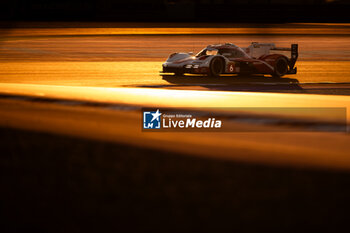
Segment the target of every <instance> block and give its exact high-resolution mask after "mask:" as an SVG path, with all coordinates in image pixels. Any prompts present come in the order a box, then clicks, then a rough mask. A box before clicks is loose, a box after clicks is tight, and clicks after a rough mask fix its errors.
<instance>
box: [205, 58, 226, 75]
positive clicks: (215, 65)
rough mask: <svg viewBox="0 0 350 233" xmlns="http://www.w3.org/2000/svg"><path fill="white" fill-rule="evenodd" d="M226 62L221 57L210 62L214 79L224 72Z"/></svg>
mask: <svg viewBox="0 0 350 233" xmlns="http://www.w3.org/2000/svg"><path fill="white" fill-rule="evenodd" d="M224 63H225V62H224V60H223V59H222V58H220V57H214V58H213V59H212V60H211V61H210V66H209V68H210V73H209V74H210V75H211V76H213V77H219V76H220V74H222V73H223V72H224V65H225V64H224Z"/></svg>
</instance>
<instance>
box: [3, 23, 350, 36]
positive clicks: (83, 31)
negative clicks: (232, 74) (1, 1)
mask: <svg viewBox="0 0 350 233" xmlns="http://www.w3.org/2000/svg"><path fill="white" fill-rule="evenodd" d="M346 26H347V27H345V28H300V26H299V27H293V25H291V26H290V27H287V28H282V27H269V28H245V27H242V28H56V29H46V28H39V29H36V30H35V31H34V33H33V30H32V29H25V28H19V29H12V30H10V31H7V30H4V29H3V30H0V33H5V32H6V33H7V36H18V35H21V36H48V35H52V34H54V35H162V34H163V35H164V34H165V35H176V34H180V35H183V34H187V35H193V34H214V35H217V34H220V35H225V34H237V35H241V34H277V35H279V34H284V35H286V34H287V35H294V34H314V35H325V34H335V35H345V34H347V35H349V34H350V28H349V25H346Z"/></svg>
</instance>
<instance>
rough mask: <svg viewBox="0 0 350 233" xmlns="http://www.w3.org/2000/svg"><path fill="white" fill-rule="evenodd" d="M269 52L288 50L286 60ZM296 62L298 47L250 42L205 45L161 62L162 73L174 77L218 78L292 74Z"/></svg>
mask: <svg viewBox="0 0 350 233" xmlns="http://www.w3.org/2000/svg"><path fill="white" fill-rule="evenodd" d="M271 51H291V55H290V58H289V57H287V56H286V55H284V54H279V53H271ZM297 59H298V45H297V44H292V45H291V47H290V48H280V47H276V46H275V44H273V43H258V42H253V43H251V45H249V46H248V47H247V48H240V47H238V46H236V45H234V44H231V43H226V44H215V45H208V46H207V47H206V48H204V49H203V50H201V51H200V52H199V53H198V54H197V55H193V53H173V54H171V55H170V56H169V57H168V59H167V60H166V62H165V63H163V71H162V72H163V73H175V75H183V74H184V73H189V74H207V75H209V76H213V77H218V76H220V75H221V74H269V75H272V76H273V77H282V76H283V75H286V74H296V73H297V68H296V67H294V65H295V63H296V61H297Z"/></svg>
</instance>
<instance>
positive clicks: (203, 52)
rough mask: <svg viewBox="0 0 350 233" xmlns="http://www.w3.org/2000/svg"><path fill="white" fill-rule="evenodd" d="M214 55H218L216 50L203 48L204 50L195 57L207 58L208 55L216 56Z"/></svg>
mask: <svg viewBox="0 0 350 233" xmlns="http://www.w3.org/2000/svg"><path fill="white" fill-rule="evenodd" d="M216 54H218V50H217V49H213V48H205V49H203V50H202V51H200V52H199V53H198V54H197V55H196V57H200V56H205V55H208V56H210V55H213V56H214V55H216Z"/></svg>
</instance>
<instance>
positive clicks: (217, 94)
mask: <svg viewBox="0 0 350 233" xmlns="http://www.w3.org/2000/svg"><path fill="white" fill-rule="evenodd" d="M0 89H1V90H2V92H3V93H10V94H18V95H29V96H45V97H49V98H50V97H51V98H63V99H73V100H83V101H95V102H103V103H106V102H107V103H119V104H129V105H137V106H153V107H191V108H196V107H198V108H200V107H204V108H205V107H208V108H209V107H211V108H215V107H216V108H224V107H237V108H246V107H253V108H254V107H259V108H263V107H280V108H283V107H285V108H286V107H296V108H302V107H344V108H347V121H350V96H329V95H304V94H298V95H295V94H277V93H250V92H221V91H189V90H162V89H152V88H102V87H69V86H55V85H33V84H11V83H8V84H0ZM255 111H256V110H255ZM265 111H267V112H264V111H261V112H259V113H266V114H269V113H271V112H269V111H268V110H265ZM278 114H280V115H287V116H290V114H291V113H290V112H283V111H281V112H279V113H278ZM294 114H295V115H296V116H299V117H310V116H309V115H308V112H298V113H294ZM311 117H315V116H314V115H312V116H311ZM318 117H319V118H321V119H326V120H342V119H339V117H341V116H338V115H333V114H332V112H330V113H329V115H322V116H318Z"/></svg>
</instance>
